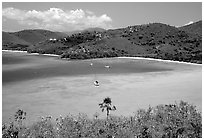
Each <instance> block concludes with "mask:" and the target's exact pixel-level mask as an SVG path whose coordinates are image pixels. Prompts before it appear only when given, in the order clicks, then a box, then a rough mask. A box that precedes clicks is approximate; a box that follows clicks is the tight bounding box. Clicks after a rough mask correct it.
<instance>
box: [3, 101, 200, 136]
mask: <svg viewBox="0 0 204 140" xmlns="http://www.w3.org/2000/svg"><path fill="white" fill-rule="evenodd" d="M20 114H21V113H20ZM19 116H20V115H19ZM18 118H23V117H18ZM53 122H55V123H53ZM14 124H15V121H14V122H11V123H10V124H8V125H5V124H3V126H2V137H3V138H6V137H13V138H14V137H34V138H38V137H40V138H53V137H57V138H79V137H89V138H96V137H97V138H110V137H111V138H113V137H115V138H129V137H132V138H134V137H136V138H201V137H202V116H201V113H200V112H198V111H197V110H196V107H195V106H192V105H190V104H188V103H187V102H184V101H181V102H180V103H176V104H169V105H158V106H156V107H149V108H148V109H147V110H144V109H140V110H138V111H137V112H136V113H135V115H133V116H130V117H124V116H111V115H110V116H109V119H98V115H97V117H95V118H94V119H90V118H88V116H87V115H86V114H79V115H77V116H73V115H69V116H67V117H65V118H63V117H61V116H60V117H59V118H57V119H56V121H53V120H52V119H51V117H45V118H43V119H42V120H41V121H39V122H37V123H34V124H33V125H32V126H28V127H26V128H25V127H24V126H23V125H21V127H19V126H18V125H14ZM19 128H21V129H19Z"/></svg>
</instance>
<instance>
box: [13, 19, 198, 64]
mask: <svg viewBox="0 0 204 140" xmlns="http://www.w3.org/2000/svg"><path fill="white" fill-rule="evenodd" d="M200 23H202V21H200V22H198V23H194V24H191V25H188V26H184V27H179V28H176V27H174V26H170V25H166V24H162V23H150V24H144V25H135V26H128V27H126V28H120V29H111V30H97V31H96V30H95V29H88V30H85V31H83V32H79V33H76V34H72V35H67V36H66V37H64V36H63V35H62V36H60V35H58V36H57V37H56V36H54V35H56V33H53V32H50V31H43V32H41V31H39V30H37V31H32V32H25V31H22V32H18V33H16V36H18V37H19V38H21V39H22V38H23V40H25V41H26V42H29V43H31V44H33V45H31V46H30V47H28V48H27V51H28V52H30V53H33V52H38V53H50V54H58V55H61V57H62V58H71V59H89V58H100V57H117V56H142V57H152V58H160V59H168V60H176V61H185V62H192V63H202V32H201V34H199V33H198V32H199V30H201V29H202V26H200V25H201V24H200ZM53 37H55V38H57V39H56V40H49V38H53Z"/></svg>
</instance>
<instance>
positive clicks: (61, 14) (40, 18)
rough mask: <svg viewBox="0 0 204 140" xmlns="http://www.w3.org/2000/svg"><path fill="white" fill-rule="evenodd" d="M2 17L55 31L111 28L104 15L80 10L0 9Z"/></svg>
mask: <svg viewBox="0 0 204 140" xmlns="http://www.w3.org/2000/svg"><path fill="white" fill-rule="evenodd" d="M2 16H3V19H4V20H6V19H12V20H16V21H17V22H18V23H19V24H20V25H26V26H30V27H31V28H42V29H49V30H56V31H72V30H82V29H86V28H91V27H101V28H105V29H107V28H111V27H112V26H111V22H112V19H111V17H109V16H107V15H106V14H103V15H101V16H96V15H95V14H94V12H92V11H89V10H86V11H84V10H82V9H76V10H68V11H64V10H62V9H60V8H50V9H49V10H46V11H36V10H29V11H25V10H20V9H16V8H12V7H9V8H4V9H2ZM4 20H3V21H4Z"/></svg>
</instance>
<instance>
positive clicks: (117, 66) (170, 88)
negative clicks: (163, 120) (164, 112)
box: [2, 53, 202, 121]
mask: <svg viewBox="0 0 204 140" xmlns="http://www.w3.org/2000/svg"><path fill="white" fill-rule="evenodd" d="M4 56H6V59H7V60H5V59H4ZM9 57H11V58H12V59H9ZM6 61H13V62H6ZM90 63H93V66H90V65H89V64H90ZM105 65H109V66H110V67H111V68H110V69H107V68H105V67H104V66H105ZM2 74H3V75H2V76H3V77H2V78H3V79H2V80H3V86H2V118H3V121H7V120H8V118H9V117H10V116H12V115H13V114H14V113H15V111H16V110H17V109H18V108H22V109H24V110H25V111H26V112H27V114H28V119H29V120H31V121H37V120H38V117H39V116H45V115H52V116H53V118H56V117H59V115H60V114H61V115H62V116H65V115H67V114H68V113H71V114H78V113H79V112H83V113H86V114H87V115H88V116H89V117H92V116H93V114H94V113H95V112H98V113H99V114H100V116H99V117H105V114H103V113H101V110H100V109H99V107H98V103H100V102H101V101H102V100H103V98H105V97H107V96H109V97H111V98H112V101H113V104H114V105H116V107H117V110H116V111H115V112H112V114H114V115H125V116H128V115H133V114H134V112H135V111H136V110H138V109H139V108H144V109H146V108H147V107H148V106H149V105H151V106H155V105H158V104H168V103H175V101H177V102H179V101H180V100H184V101H188V102H189V103H191V104H193V105H196V106H197V109H198V110H199V111H201V110H202V71H201V66H194V65H186V64H177V63H165V62H157V61H146V60H131V59H117V58H111V59H96V60H84V61H71V62H69V61H65V60H59V59H57V58H56V57H47V56H46V57H45V56H33V55H28V54H25V53H12V54H11V53H3V66H2ZM95 80H98V81H99V82H100V86H99V87H95V86H94V85H93V82H94V81H95Z"/></svg>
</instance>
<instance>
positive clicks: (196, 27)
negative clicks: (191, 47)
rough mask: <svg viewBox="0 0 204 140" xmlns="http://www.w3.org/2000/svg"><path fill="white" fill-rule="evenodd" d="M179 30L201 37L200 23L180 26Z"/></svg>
mask: <svg viewBox="0 0 204 140" xmlns="http://www.w3.org/2000/svg"><path fill="white" fill-rule="evenodd" d="M179 29H180V30H183V31H186V32H188V33H192V34H198V35H200V36H202V21H198V22H194V23H192V24H190V25H186V26H182V27H180V28H179Z"/></svg>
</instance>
